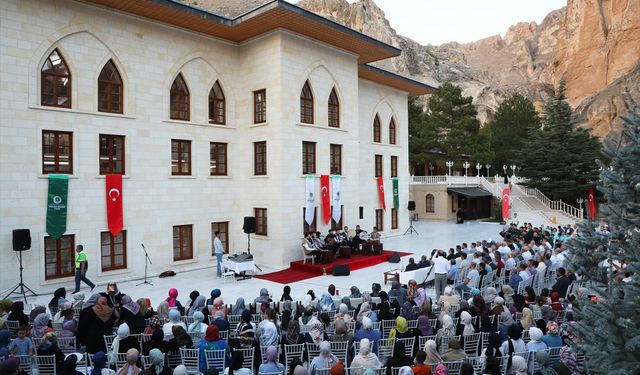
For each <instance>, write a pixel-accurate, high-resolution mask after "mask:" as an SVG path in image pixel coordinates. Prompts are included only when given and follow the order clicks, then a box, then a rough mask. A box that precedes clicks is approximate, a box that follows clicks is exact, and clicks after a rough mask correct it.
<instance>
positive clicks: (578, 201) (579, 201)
mask: <svg viewBox="0 0 640 375" xmlns="http://www.w3.org/2000/svg"><path fill="white" fill-rule="evenodd" d="M576 203H578V206H580V214H582V203H584V199H582V197H580V198H578V199H576Z"/></svg>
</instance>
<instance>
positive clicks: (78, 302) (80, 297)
mask: <svg viewBox="0 0 640 375" xmlns="http://www.w3.org/2000/svg"><path fill="white" fill-rule="evenodd" d="M83 304H84V293H82V292H79V293H76V294H74V295H73V303H72V306H71V307H72V308H73V309H82V305H83Z"/></svg>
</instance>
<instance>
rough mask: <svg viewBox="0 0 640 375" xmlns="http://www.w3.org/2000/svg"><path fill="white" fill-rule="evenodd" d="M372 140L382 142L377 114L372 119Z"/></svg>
mask: <svg viewBox="0 0 640 375" xmlns="http://www.w3.org/2000/svg"><path fill="white" fill-rule="evenodd" d="M373 142H375V143H380V142H382V129H381V125H380V117H378V115H376V117H375V118H374V119H373Z"/></svg>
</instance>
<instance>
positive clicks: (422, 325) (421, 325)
mask: <svg viewBox="0 0 640 375" xmlns="http://www.w3.org/2000/svg"><path fill="white" fill-rule="evenodd" d="M417 331H418V332H417V334H418V336H432V335H433V333H434V332H433V327H431V322H429V317H428V316H426V315H420V316H419V317H418V326H417Z"/></svg>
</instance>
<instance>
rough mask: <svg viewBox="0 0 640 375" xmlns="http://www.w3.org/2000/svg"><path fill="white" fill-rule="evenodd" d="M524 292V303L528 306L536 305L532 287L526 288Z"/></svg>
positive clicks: (534, 292)
mask: <svg viewBox="0 0 640 375" xmlns="http://www.w3.org/2000/svg"><path fill="white" fill-rule="evenodd" d="M524 291H525V293H526V295H525V296H524V300H525V302H527V303H529V304H533V303H536V291H535V290H533V287H531V286H528V287H526V288H524Z"/></svg>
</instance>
